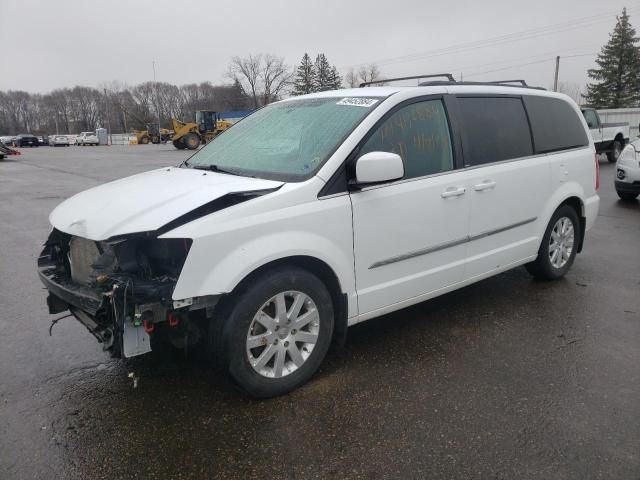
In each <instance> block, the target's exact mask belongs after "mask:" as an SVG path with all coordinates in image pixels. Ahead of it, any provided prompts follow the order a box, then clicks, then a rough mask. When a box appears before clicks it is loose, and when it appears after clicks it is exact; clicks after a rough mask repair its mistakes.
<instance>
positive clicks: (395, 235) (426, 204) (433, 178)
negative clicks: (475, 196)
mask: <svg viewBox="0 0 640 480" xmlns="http://www.w3.org/2000/svg"><path fill="white" fill-rule="evenodd" d="M450 132H451V128H450V125H449V122H448V117H447V109H446V107H445V100H444V98H442V97H435V98H434V97H427V98H423V99H420V100H417V101H416V100H414V101H412V102H409V103H407V104H403V105H400V106H399V107H396V108H395V109H394V110H392V111H391V112H390V113H389V114H387V115H386V116H385V117H384V118H383V119H382V120H381V121H380V122H379V124H378V125H377V126H376V127H374V128H373V129H372V132H371V134H370V135H369V136H368V138H365V140H364V141H363V143H362V144H361V146H360V147H359V149H358V150H357V152H356V153H355V154H354V157H359V156H361V155H363V154H365V153H368V152H372V151H385V152H393V153H397V154H398V155H400V156H401V157H402V160H403V162H404V169H405V175H404V177H403V178H402V179H401V180H399V181H395V182H392V183H389V184H385V185H378V186H372V187H368V188H365V189H363V190H359V191H357V190H356V191H352V192H351V202H352V208H353V235H354V256H355V271H356V284H357V291H358V307H359V311H360V314H361V315H367V314H370V313H371V312H375V311H378V312H379V313H382V312H381V310H382V311H389V310H392V309H394V308H398V307H399V306H402V305H406V304H408V303H411V302H412V301H417V299H418V297H419V296H421V295H423V294H427V293H429V292H434V291H436V290H439V289H442V288H445V287H447V286H449V285H452V284H455V283H458V282H460V281H461V280H462V278H463V273H464V261H465V257H466V243H467V242H466V238H467V228H468V221H469V199H468V193H467V189H466V187H465V185H466V179H465V176H466V175H468V173H467V172H464V171H463V170H461V169H459V168H456V167H457V166H458V165H456V161H455V159H456V153H457V152H458V151H459V150H460V148H459V146H458V148H456V146H455V142H453V141H452V136H451V133H450ZM458 145H459V144H458Z"/></svg>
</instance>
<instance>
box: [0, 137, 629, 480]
mask: <svg viewBox="0 0 640 480" xmlns="http://www.w3.org/2000/svg"><path fill="white" fill-rule="evenodd" d="M188 155H189V152H185V151H178V150H175V149H174V148H173V147H172V146H170V145H167V146H162V145H160V146H156V145H146V146H121V147H118V146H114V147H69V148H58V149H56V148H51V147H50V148H46V147H41V148H34V149H23V155H22V156H20V157H15V158H10V159H8V160H5V161H0V199H1V202H0V225H2V227H1V228H0V232H2V235H1V236H0V249H1V250H0V251H1V253H0V305H1V306H2V313H1V314H0V340H1V342H2V343H1V344H0V478H2V479H3V480H4V479H6V480H9V479H27V478H46V479H49V478H65V479H66V478H78V479H80V478H82V479H86V478H91V479H102V478H105V479H107V478H108V479H115V478H145V479H146V478H163V479H164V478H181V479H186V478H242V479H250V478H256V479H258V478H260V479H264V478H283V479H284V478H286V479H293V478H304V479H307V478H428V479H437V478H443V479H444V478H446V479H454V478H455V479H458V478H459V479H472V478H473V479H480V478H482V479H485V478H493V479H515V478H518V479H529V478H531V479H534V478H535V479H591V478H603V479H638V478H640V248H639V247H640V202H637V201H636V202H633V203H623V202H620V201H618V198H617V196H616V194H615V191H614V189H613V177H614V172H615V168H614V166H613V165H611V164H609V163H606V162H601V172H602V189H601V192H600V195H601V198H602V203H601V208H600V216H599V218H598V220H597V222H596V225H595V227H594V229H593V230H592V231H591V232H589V234H588V235H587V238H586V243H585V249H584V252H583V253H582V254H580V255H579V256H578V258H577V260H576V263H575V265H574V266H573V268H572V270H571V271H570V273H569V274H568V276H567V277H566V278H565V279H563V280H561V281H557V282H553V283H544V282H538V281H534V280H532V279H531V277H530V276H529V275H528V274H527V273H526V271H525V270H524V269H522V268H518V269H516V270H513V271H511V272H507V273H505V274H502V275H500V276H497V277H494V278H491V279H489V280H485V281H483V282H480V283H477V284H475V285H472V286H470V287H467V288H464V289H462V290H459V291H456V292H453V293H450V294H447V295H445V296H443V297H440V298H438V299H436V300H433V301H429V302H426V303H422V304H419V305H417V306H415V307H412V308H409V309H406V310H403V311H400V312H396V313H393V314H391V315H387V316H385V317H383V318H378V319H375V320H372V321H370V322H365V323H364V324H360V325H358V326H356V327H353V328H351V329H350V330H349V337H348V341H347V344H346V346H345V347H344V348H343V349H340V350H335V351H333V352H331V353H330V354H329V357H328V359H327V361H326V362H325V364H324V366H323V368H322V370H321V372H320V373H319V374H318V375H316V376H315V377H314V378H313V379H312V381H311V382H310V383H309V384H307V385H306V386H304V387H303V388H301V389H300V390H298V391H295V392H293V393H292V394H289V395H286V396H283V397H280V398H276V399H272V400H268V401H253V400H249V399H248V398H246V397H244V396H243V395H242V394H240V393H238V392H237V391H236V390H235V389H234V387H233V385H232V384H231V383H230V382H229V380H227V378H226V377H224V376H223V375H221V374H220V372H217V371H215V370H212V369H211V368H209V367H207V366H205V365H203V364H202V363H201V362H200V360H199V359H197V358H192V357H186V358H185V357H184V356H183V355H179V354H167V353H166V352H165V354H164V355H159V354H158V353H156V352H154V353H152V354H151V355H148V356H144V357H141V358H138V359H134V360H129V361H121V360H111V359H109V358H108V356H107V355H106V354H105V353H103V352H102V351H101V350H100V346H99V345H98V344H97V343H96V342H95V341H94V339H93V337H92V336H91V335H90V334H89V333H88V332H87V331H85V329H84V328H83V327H81V326H80V325H79V324H78V323H77V322H76V321H75V320H73V319H71V318H68V319H64V320H62V321H61V322H60V323H59V324H58V325H56V326H55V328H54V329H53V336H52V337H51V338H50V337H49V332H48V329H49V323H50V321H51V318H50V316H49V315H48V313H47V309H46V305H45V296H46V295H45V292H44V291H43V290H42V287H41V285H40V283H39V280H38V278H37V275H36V270H35V262H36V258H37V255H38V253H39V252H40V248H41V244H42V242H43V241H44V240H45V238H46V236H47V233H48V231H49V225H48V222H47V215H48V214H49V212H50V211H51V210H52V208H53V207H54V206H55V205H56V204H58V203H59V202H61V201H62V200H63V199H65V198H67V197H69V196H71V195H73V194H74V193H76V192H79V191H81V190H84V189H86V188H89V187H92V186H94V185H97V184H100V183H103V182H105V181H109V180H112V179H116V178H120V177H124V176H127V175H130V174H133V173H136V172H140V171H144V170H148V169H151V168H155V167H161V166H167V165H175V164H177V163H179V162H180V161H181V160H183V159H184V158H186V157H187V156H188ZM130 372H135V375H136V376H137V377H138V378H139V384H138V387H137V388H135V389H134V388H133V384H132V380H131V379H130V378H128V374H129V373H130Z"/></svg>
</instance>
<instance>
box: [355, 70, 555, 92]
mask: <svg viewBox="0 0 640 480" xmlns="http://www.w3.org/2000/svg"><path fill="white" fill-rule="evenodd" d="M423 78H446V80H431V81H428V82H420V83H419V84H418V86H419V87H434V86H438V85H502V86H505V87H515V88H533V89H535V90H546V88H542V87H532V86H530V85H529V84H527V82H526V81H525V80H520V79H518V80H493V81H490V82H457V81H456V79H455V78H453V75H451V74H450V73H435V74H430V75H413V76H411V77H397V78H384V79H380V80H373V81H371V82H362V83H361V84H360V88H362V87H366V86H367V85H378V84H380V83H389V82H400V81H402V80H419V79H423ZM514 84H518V85H514Z"/></svg>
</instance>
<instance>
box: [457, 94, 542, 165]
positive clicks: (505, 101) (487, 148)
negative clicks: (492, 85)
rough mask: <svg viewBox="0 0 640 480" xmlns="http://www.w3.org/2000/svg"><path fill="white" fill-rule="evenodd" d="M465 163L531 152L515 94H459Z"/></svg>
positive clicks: (522, 109)
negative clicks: (490, 95)
mask: <svg viewBox="0 0 640 480" xmlns="http://www.w3.org/2000/svg"><path fill="white" fill-rule="evenodd" d="M458 105H459V112H460V123H461V126H462V132H463V139H464V156H465V163H466V164H467V165H472V166H473V165H482V164H485V163H492V162H499V161H502V160H511V159H514V158H520V157H526V156H529V155H532V154H533V146H532V144H531V131H530V130H529V123H528V122H527V114H526V112H525V110H524V106H523V105H522V100H521V99H520V98H519V97H459V98H458Z"/></svg>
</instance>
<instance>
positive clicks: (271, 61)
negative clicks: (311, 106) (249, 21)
mask: <svg viewBox="0 0 640 480" xmlns="http://www.w3.org/2000/svg"><path fill="white" fill-rule="evenodd" d="M227 76H228V77H229V78H231V79H232V80H234V82H236V83H238V84H239V85H241V86H242V89H243V90H244V91H245V92H246V93H247V94H248V95H249V97H250V98H251V99H252V100H253V106H254V108H258V107H259V106H261V105H266V104H268V103H271V102H272V101H274V100H276V99H277V98H278V97H279V96H280V95H281V94H283V93H284V92H285V90H286V88H287V87H288V86H289V83H290V81H291V69H290V68H289V66H288V65H286V64H285V63H284V58H283V57H277V56H275V55H272V54H262V53H259V54H257V55H253V54H250V55H249V56H247V57H238V56H236V57H233V58H232V59H231V65H229V70H228V72H227Z"/></svg>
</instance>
